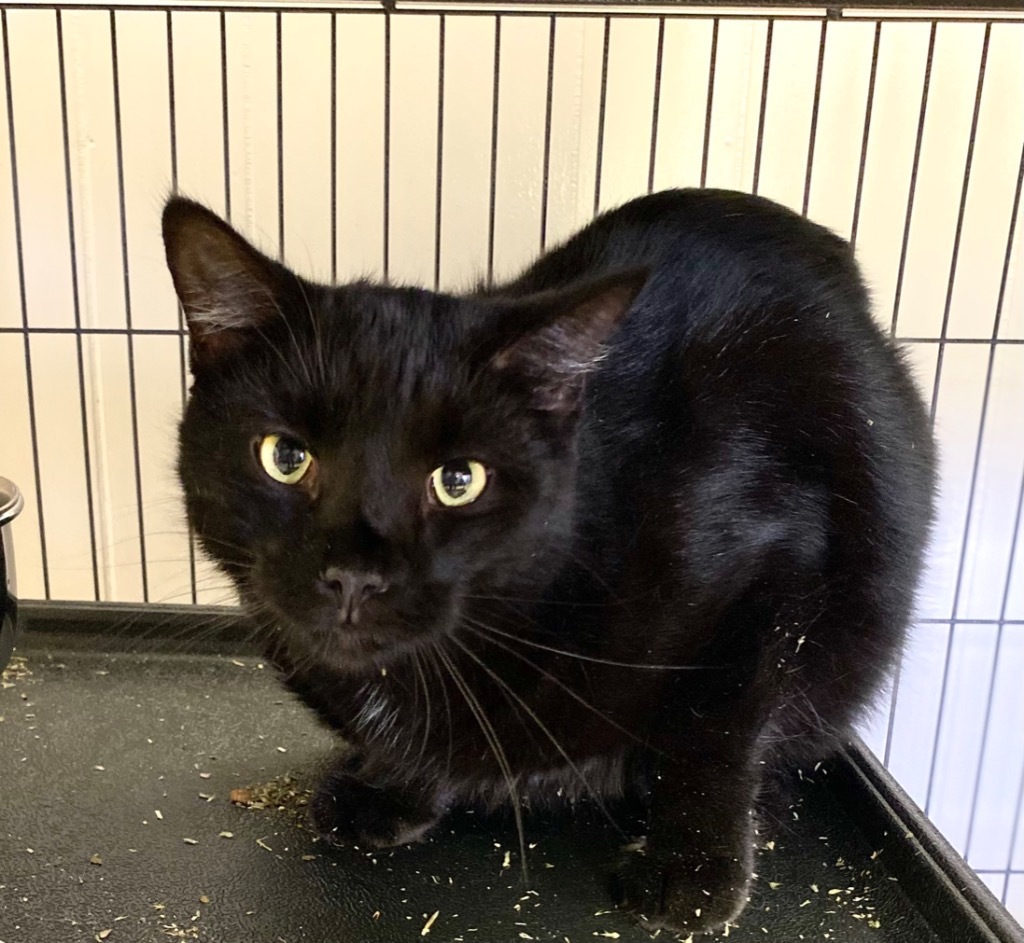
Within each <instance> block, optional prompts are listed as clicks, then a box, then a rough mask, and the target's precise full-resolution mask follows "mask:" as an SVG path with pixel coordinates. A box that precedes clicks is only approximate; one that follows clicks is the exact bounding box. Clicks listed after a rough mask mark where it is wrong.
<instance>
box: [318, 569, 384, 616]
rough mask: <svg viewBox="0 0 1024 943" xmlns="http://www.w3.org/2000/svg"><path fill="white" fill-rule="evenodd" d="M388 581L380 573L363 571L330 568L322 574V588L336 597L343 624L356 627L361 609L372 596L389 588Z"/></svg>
mask: <svg viewBox="0 0 1024 943" xmlns="http://www.w3.org/2000/svg"><path fill="white" fill-rule="evenodd" d="M388 585H389V584H388V581H387V580H386V579H384V577H383V576H381V575H380V574H379V573H367V572H363V571H361V570H343V569H341V568H340V567H336V566H330V567H328V568H327V569H326V570H324V572H323V573H321V574H320V588H321V589H322V590H323V591H324V592H326V593H329V594H331V595H333V596H334V598H335V600H336V601H337V605H338V616H339V619H340V621H341V622H343V623H345V624H347V625H355V624H356V623H357V622H358V621H359V609H360V607H361V606H362V604H363V603H364V602H365V601H366V600H367V599H369V598H370V597H371V596H378V595H380V594H381V593H383V592H385V591H386V590H387V588H388Z"/></svg>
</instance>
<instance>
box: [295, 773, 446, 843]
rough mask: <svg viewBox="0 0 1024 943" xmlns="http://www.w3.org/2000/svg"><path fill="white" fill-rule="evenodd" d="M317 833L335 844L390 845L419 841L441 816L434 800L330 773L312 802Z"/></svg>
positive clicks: (344, 775) (311, 806) (341, 774)
mask: <svg viewBox="0 0 1024 943" xmlns="http://www.w3.org/2000/svg"><path fill="white" fill-rule="evenodd" d="M310 816H311V818H312V820H313V826H314V828H315V829H316V831H317V834H318V835H319V836H320V837H321V838H322V839H323V840H324V841H327V842H330V843H331V844H333V845H344V844H354V845H360V846H363V847H368V848H387V847H390V846H392V845H407V844H410V843H412V842H416V841H419V840H420V839H421V838H422V837H423V836H424V835H426V833H427V832H428V831H430V829H431V828H432V827H433V826H434V825H436V824H437V821H438V819H439V818H440V815H439V814H438V811H437V809H436V808H435V806H434V805H433V803H432V802H430V801H428V800H427V799H425V798H421V797H417V796H413V795H411V794H409V793H405V792H399V791H395V790H389V789H385V788H377V787H375V786H370V785H368V784H367V783H364V782H362V781H361V780H359V779H357V778H355V777H354V776H351V775H349V774H347V773H337V772H336V773H332V774H331V775H329V776H328V777H327V778H326V779H325V780H324V781H323V783H321V784H320V787H319V788H318V789H317V791H316V793H315V794H314V795H313V801H312V802H311V803H310Z"/></svg>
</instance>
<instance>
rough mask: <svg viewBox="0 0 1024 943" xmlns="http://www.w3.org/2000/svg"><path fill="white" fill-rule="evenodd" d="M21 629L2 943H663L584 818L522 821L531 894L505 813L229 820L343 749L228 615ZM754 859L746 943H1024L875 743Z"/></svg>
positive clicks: (1, 873)
mask: <svg viewBox="0 0 1024 943" xmlns="http://www.w3.org/2000/svg"><path fill="white" fill-rule="evenodd" d="M24 616H25V622H26V626H27V628H28V630H29V631H28V632H27V634H26V636H25V638H24V639H23V640H22V644H21V647H20V653H21V655H23V656H24V658H25V667H26V668H27V671H28V672H31V673H30V674H28V673H25V672H24V671H16V672H15V673H14V675H13V676H12V677H11V678H10V679H9V680H8V684H9V685H10V686H9V687H5V688H4V689H2V690H0V717H2V718H3V720H2V722H0V764H2V766H0V768H2V769H3V773H2V774H0V941H2V943H65V941H73V940H96V939H100V940H108V941H109V943H122V941H133V943H142V941H160V943H166V941H167V940H173V939H184V940H200V941H204V940H205V941H210V943H240V941H250V940H251V941H259V943H300V941H317V943H328V941H331V943H333V941H353V943H361V941H367V943H376V941H399V940H410V941H411V940H421V939H424V938H426V939H427V940H434V941H435V943H436V941H444V943H448V941H463V940H465V941H472V940H476V941H480V943H519V941H522V940H531V939H532V940H538V941H539V940H544V941H548V940H550V941H559V943H565V941H566V940H568V941H569V943H583V941H593V940H595V939H596V940H599V941H600V940H608V939H617V940H620V941H622V943H631V941H643V940H648V939H650V938H649V937H648V936H647V935H646V934H645V933H643V932H642V931H640V930H639V929H637V928H636V927H635V926H634V925H633V924H631V923H630V921H629V919H628V918H627V917H626V916H625V915H624V914H622V913H619V912H617V911H615V910H614V909H613V908H612V907H611V905H610V903H609V898H608V896H607V893H606V883H607V879H608V875H609V874H610V872H611V869H612V867H613V865H614V863H615V861H616V859H617V858H618V856H619V855H620V845H621V843H622V840H621V837H620V836H619V835H618V834H617V833H616V832H615V831H614V830H613V829H612V828H611V827H610V826H608V825H607V824H605V823H603V822H602V821H601V820H600V818H598V817H595V816H592V815H590V814H587V813H586V812H583V813H579V814H576V815H574V816H568V815H566V816H561V817H554V818H535V817H533V818H529V819H528V820H527V839H528V841H529V842H530V845H531V850H530V853H529V867H530V884H528V885H527V884H524V883H523V879H522V876H521V872H520V870H519V860H518V856H517V854H516V852H515V849H516V838H515V831H514V827H513V826H512V823H511V822H510V821H509V820H508V819H507V817H501V816H499V817H489V818H483V817H482V816H479V815H474V814H472V813H463V814H459V815H456V816H454V817H453V818H452V820H451V822H450V825H449V827H447V828H445V829H443V830H442V831H441V832H440V834H438V835H436V836H435V837H433V838H432V839H431V840H429V841H428V842H426V843H425V844H422V845H419V846H416V847H411V848H401V849H396V850H394V851H390V852H383V853H373V854H367V853H365V852H363V851H359V850H355V849H347V850H331V849H327V848H325V847H324V846H323V845H321V844H320V843H318V842H316V841H315V840H314V837H313V835H312V834H311V833H310V832H309V831H308V830H306V829H305V827H304V825H303V822H302V817H301V811H302V810H301V808H299V809H297V810H295V809H292V808H291V807H292V806H293V805H294V803H293V802H289V803H288V805H289V810H286V811H279V810H276V809H273V808H269V809H262V810H254V809H249V808H242V807H239V806H237V805H232V804H231V802H230V801H229V794H230V791H231V790H232V789H234V788H239V787H248V786H252V785H254V784H264V783H267V782H270V781H274V780H277V781H280V778H281V777H284V776H286V775H290V776H292V777H293V778H294V786H293V788H294V789H295V790H296V791H299V792H301V790H302V789H303V788H304V787H306V786H308V785H310V784H312V782H313V781H314V779H315V775H316V768H317V766H318V765H319V763H320V762H321V761H322V760H323V759H324V757H325V756H327V755H328V753H329V751H330V750H331V748H332V745H333V740H332V738H331V736H330V735H329V734H328V733H326V732H325V731H324V730H322V729H321V728H320V727H319V726H318V725H317V724H316V723H315V722H314V720H313V719H312V717H311V716H310V715H309V714H308V713H307V712H306V711H305V710H304V709H303V708H301V707H300V706H299V705H297V704H296V703H295V702H293V700H292V699H291V697H290V696H289V695H288V694H287V693H285V691H284V689H283V688H281V687H280V686H279V685H278V684H277V682H276V680H275V679H274V677H273V675H272V672H271V671H270V670H269V669H265V668H262V667H261V662H260V661H259V659H258V657H257V656H255V655H254V654H253V653H252V651H251V650H249V649H247V647H246V646H245V644H244V642H243V639H244V626H242V625H241V624H239V623H238V622H237V621H236V620H234V619H233V618H231V617H230V616H228V617H226V618H224V619H221V620H220V623H221V626H220V628H219V629H218V631H217V632H216V633H215V634H213V635H209V634H206V635H205V637H202V636H201V634H200V630H199V628H197V626H198V625H199V623H200V622H201V621H202V620H197V617H196V611H195V610H191V609H187V608H181V609H160V610H154V609H150V608H146V609H142V608H139V609H133V608H131V607H116V606H81V605H77V604H76V605H73V606H71V605H60V604H45V605H44V604H27V605H26V606H25V607H24ZM128 638H130V639H131V640H132V641H131V642H130V644H129V642H128V641H127V639H128ZM126 649H128V650H126ZM208 797H212V798H208ZM158 810H159V812H158ZM293 812H296V814H293ZM223 833H230V837H228V836H227V835H225V834H223ZM760 839H761V842H762V850H761V852H760V853H759V858H758V864H757V871H758V875H759V878H758V881H757V883H756V887H755V891H754V894H753V898H752V902H751V904H750V906H749V908H748V909H747V911H746V912H745V913H744V914H743V916H742V918H741V919H740V921H739V926H737V927H735V928H732V929H731V930H730V934H729V938H730V940H734V941H737V943H744V941H752V940H765V939H770V940H774V941H786V943H790V941H792V943H798V941H801V940H808V941H810V940H829V941H850V943H858V941H875V943H890V941H901V943H933V941H935V943H938V941H949V943H974V941H986V943H994V941H1002V943H1009V941H1020V940H1024V933H1022V932H1021V929H1020V927H1019V926H1018V925H1017V924H1016V923H1014V922H1013V920H1012V919H1011V918H1010V917H1009V916H1008V915H1007V913H1006V912H1005V910H1003V909H1002V907H1001V906H1000V905H999V903H998V902H997V901H996V900H995V899H994V898H993V897H992V895H991V894H990V893H989V891H988V890H987V888H986V887H985V886H984V885H983V884H982V883H981V882H980V881H978V879H977V878H976V877H975V876H974V875H973V873H971V871H970V870H969V869H968V868H967V867H966V866H965V865H964V864H963V862H962V861H961V860H960V858H959V857H958V856H957V855H956V854H955V853H954V852H953V851H952V849H951V848H950V847H949V846H948V845H947V843H946V842H945V841H944V840H943V839H942V837H941V836H939V835H938V834H937V833H936V832H935V830H934V829H933V828H932V827H931V826H930V824H929V823H928V822H927V821H926V820H925V819H924V817H923V816H922V815H921V814H920V813H919V812H918V810H917V809H916V808H915V807H914V806H913V805H912V803H911V802H910V801H909V800H908V799H907V797H906V796H905V795H904V793H903V792H902V791H901V790H900V789H899V787H898V786H896V785H895V783H893V781H892V780H891V779H890V778H889V776H888V775H887V774H886V773H885V772H884V770H882V769H881V768H880V767H879V765H878V764H877V762H876V761H875V760H874V759H873V758H872V757H871V756H870V755H869V754H868V753H867V752H866V751H865V750H864V748H863V746H862V745H860V744H859V743H854V744H851V745H850V747H849V749H848V750H847V752H846V754H845V755H844V756H842V757H840V758H838V759H837V760H835V761H833V762H832V763H830V764H829V765H828V766H827V767H823V768H821V769H820V770H818V771H817V772H815V773H813V774H811V773H808V775H807V776H806V779H805V781H804V782H803V783H802V785H801V787H800V792H799V795H798V796H797V797H796V798H795V801H794V802H793V807H792V808H791V809H785V810H783V811H781V812H780V813H779V814H777V815H776V816H774V817H773V818H772V819H771V820H769V821H766V822H765V823H764V824H763V826H762V830H761V836H760ZM506 853H509V854H508V857H507V858H506ZM506 864H508V865H509V866H508V867H506V866H505V865H506ZM435 913H436V917H433V922H432V923H431V924H430V927H429V932H428V934H427V936H426V937H424V936H423V930H424V928H425V927H426V925H427V924H428V922H429V921H430V920H431V918H432V916H433V915H434V914H435ZM105 931H110V932H109V933H108V934H106V935H105V936H104V933H105ZM663 938H664V935H663Z"/></svg>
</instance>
